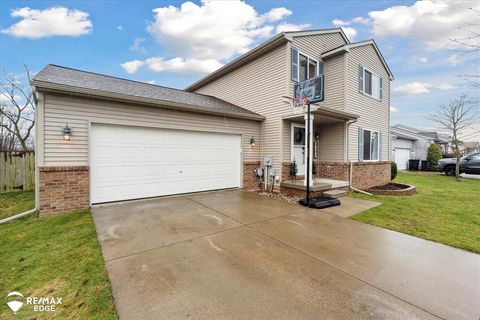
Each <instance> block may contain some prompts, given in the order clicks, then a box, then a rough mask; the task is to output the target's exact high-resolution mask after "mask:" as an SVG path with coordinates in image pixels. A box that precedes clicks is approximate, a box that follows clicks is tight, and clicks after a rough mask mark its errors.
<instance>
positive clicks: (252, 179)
mask: <svg viewBox="0 0 480 320" xmlns="http://www.w3.org/2000/svg"><path fill="white" fill-rule="evenodd" d="M258 167H260V161H244V162H243V188H244V189H248V190H251V189H257V188H258V187H259V183H260V180H259V179H258V178H257V177H256V176H255V173H254V172H253V170H255V169H257V168H258Z"/></svg>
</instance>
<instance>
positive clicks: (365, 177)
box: [352, 161, 391, 189]
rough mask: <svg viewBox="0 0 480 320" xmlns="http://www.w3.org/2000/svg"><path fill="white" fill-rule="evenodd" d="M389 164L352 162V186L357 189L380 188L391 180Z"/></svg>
mask: <svg viewBox="0 0 480 320" xmlns="http://www.w3.org/2000/svg"><path fill="white" fill-rule="evenodd" d="M390 167H391V162H390V161H377V162H354V163H353V176H352V185H353V187H355V188H358V189H368V188H371V187H374V186H380V185H383V184H386V183H388V182H390V180H391V171H390V170H391V169H390Z"/></svg>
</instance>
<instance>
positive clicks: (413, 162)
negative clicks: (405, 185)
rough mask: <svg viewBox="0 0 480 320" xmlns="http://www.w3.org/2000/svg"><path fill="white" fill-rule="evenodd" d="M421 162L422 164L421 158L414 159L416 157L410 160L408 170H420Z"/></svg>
mask: <svg viewBox="0 0 480 320" xmlns="http://www.w3.org/2000/svg"><path fill="white" fill-rule="evenodd" d="M419 164H420V160H414V159H410V160H408V170H415V171H418V165H419Z"/></svg>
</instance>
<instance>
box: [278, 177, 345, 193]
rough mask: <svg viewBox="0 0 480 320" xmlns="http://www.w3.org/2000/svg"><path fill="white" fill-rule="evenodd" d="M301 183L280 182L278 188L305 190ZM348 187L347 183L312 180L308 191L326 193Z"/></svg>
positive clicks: (322, 179) (300, 181) (330, 180)
mask: <svg viewBox="0 0 480 320" xmlns="http://www.w3.org/2000/svg"><path fill="white" fill-rule="evenodd" d="M303 182H304V181H303V179H301V180H295V181H282V182H281V183H280V186H281V187H284V188H290V189H297V190H306V189H307V186H305V185H304V184H303ZM348 186H349V183H348V181H342V180H333V179H325V178H317V179H314V180H313V186H310V191H326V190H331V189H337V188H343V187H348Z"/></svg>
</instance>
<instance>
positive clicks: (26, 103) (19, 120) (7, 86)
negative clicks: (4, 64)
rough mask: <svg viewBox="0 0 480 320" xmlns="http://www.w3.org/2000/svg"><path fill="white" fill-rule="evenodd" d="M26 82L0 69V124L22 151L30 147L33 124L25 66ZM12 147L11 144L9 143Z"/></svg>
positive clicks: (27, 71)
mask: <svg viewBox="0 0 480 320" xmlns="http://www.w3.org/2000/svg"><path fill="white" fill-rule="evenodd" d="M24 67H25V72H26V83H25V81H21V78H20V77H18V76H14V75H12V74H10V73H8V72H6V71H5V70H4V69H2V70H1V71H0V98H1V99H0V117H1V118H2V119H1V121H0V126H1V128H2V131H5V132H8V133H9V135H7V136H9V137H14V139H15V140H16V142H15V143H13V146H15V145H18V146H19V148H20V149H21V150H22V151H27V150H28V149H29V147H31V145H29V144H30V142H31V138H32V130H33V127H34V126H35V105H34V102H33V95H32V90H31V89H30V71H29V70H28V68H27V66H24ZM10 147H12V145H10Z"/></svg>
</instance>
